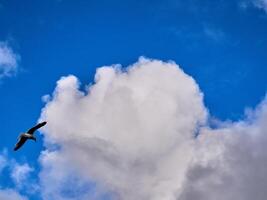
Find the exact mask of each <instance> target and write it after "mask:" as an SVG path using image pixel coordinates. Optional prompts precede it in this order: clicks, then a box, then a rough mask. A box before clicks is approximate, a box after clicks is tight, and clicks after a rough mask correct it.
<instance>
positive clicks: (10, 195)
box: [0, 150, 28, 200]
mask: <svg viewBox="0 0 267 200" xmlns="http://www.w3.org/2000/svg"><path fill="white" fill-rule="evenodd" d="M26 165H27V164H23V165H19V164H18V163H17V162H16V161H15V160H13V159H10V158H9V157H8V152H7V150H3V151H2V152H1V153H0V176H2V175H3V173H6V174H5V177H7V178H8V177H10V178H13V180H14V181H15V183H16V184H21V182H19V181H26V179H24V178H22V177H26V176H25V175H26V171H25V170H21V169H19V168H21V167H22V166H24V167H22V168H25V166H26ZM27 166H28V165H27ZM3 170H5V171H3ZM15 171H17V172H15ZM19 171H20V172H19ZM22 171H24V172H22ZM13 172H15V173H14V174H13ZM15 174H16V176H14V175H15ZM15 178H16V180H15ZM16 181H18V182H16ZM23 184H25V183H23ZM0 199H1V200H27V197H25V196H23V195H21V194H20V193H19V191H18V190H17V189H15V188H7V187H6V185H5V184H2V185H0Z"/></svg>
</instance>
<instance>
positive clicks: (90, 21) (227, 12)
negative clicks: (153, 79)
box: [0, 0, 267, 187]
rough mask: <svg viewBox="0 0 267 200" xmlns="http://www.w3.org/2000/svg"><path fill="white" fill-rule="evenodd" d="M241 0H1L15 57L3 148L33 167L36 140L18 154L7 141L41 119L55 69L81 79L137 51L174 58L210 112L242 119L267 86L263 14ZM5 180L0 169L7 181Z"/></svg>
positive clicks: (3, 27)
mask: <svg viewBox="0 0 267 200" xmlns="http://www.w3.org/2000/svg"><path fill="white" fill-rule="evenodd" d="M240 3H241V1H238V0H224V1H223V0H215V1H214V0H188V1H180V0H176V1H175V0H166V1H159V0H154V1H148V0H147V1H136V0H126V1H125V0H124V1H123V0H113V1H109V0H106V1H104V0H91V1H85V0H84V1H81V0H75V1H71V0H46V1H43V0H42V1H41V0H34V1H33V0H25V1H19V0H0V41H7V42H8V44H9V46H11V47H12V49H13V50H14V51H15V52H16V53H17V54H19V55H20V61H19V72H18V73H17V75H16V76H15V77H10V78H4V79H2V80H1V84H0V96H1V99H0V121H1V138H2V139H1V141H0V147H1V148H0V149H4V148H7V149H8V150H9V154H10V156H11V157H14V158H16V159H17V160H19V161H21V162H22V161H24V160H27V161H28V162H29V163H30V164H32V165H35V166H37V161H35V160H36V159H37V158H38V155H39V153H40V151H41V149H42V144H41V142H39V143H38V144H33V143H31V144H29V145H27V146H25V147H24V151H23V152H17V153H16V154H14V153H13V152H12V148H13V145H14V142H15V141H16V137H17V135H18V133H19V132H21V131H24V130H25V129H27V128H28V127H29V126H31V125H33V124H34V123H35V122H36V120H37V119H38V117H39V114H40V110H41V108H42V107H43V105H44V104H43V103H42V101H41V97H42V96H43V95H45V94H48V93H51V92H52V91H53V89H54V87H55V84H56V81H57V80H58V79H59V78H60V77H61V76H64V75H68V74H74V75H76V76H77V77H79V78H80V80H81V82H82V83H83V84H88V83H90V82H92V81H93V77H94V73H95V69H96V67H100V66H103V65H110V64H114V63H120V64H122V65H123V66H127V65H128V64H131V63H133V62H135V61H137V59H138V57H139V56H146V57H149V58H157V59H162V60H174V61H175V62H176V63H177V64H179V65H180V66H181V68H182V69H183V70H184V71H185V72H186V73H188V74H190V75H192V76H193V77H194V79H195V80H196V81H197V83H198V84H199V86H200V88H201V90H202V91H203V93H204V95H205V104H206V106H207V108H208V109H209V111H210V113H211V115H212V116H215V117H217V118H219V119H221V120H226V119H231V120H238V119H242V118H243V112H244V109H245V108H246V107H255V106H256V105H257V104H258V103H259V102H260V101H261V100H262V99H263V97H264V96H265V93H266V89H267V78H266V74H267V56H266V52H267V38H266V35H267V14H266V13H265V12H264V10H262V9H258V8H256V7H254V6H253V5H252V4H248V7H247V8H241V6H240V5H241V4H240ZM39 137H40V136H39ZM26 155H27V157H26ZM7 180H8V177H3V176H2V177H0V183H2V184H3V182H5V184H6V185H12V183H11V182H9V181H7ZM5 184H4V187H5Z"/></svg>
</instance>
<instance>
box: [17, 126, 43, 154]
mask: <svg viewBox="0 0 267 200" xmlns="http://www.w3.org/2000/svg"><path fill="white" fill-rule="evenodd" d="M44 125H46V122H42V123H39V124H37V125H36V126H34V127H32V128H30V129H29V130H28V131H27V132H26V133H22V134H21V135H20V136H19V140H18V142H17V144H16V146H15V147H14V151H17V150H18V149H19V148H20V147H21V146H22V145H23V144H24V143H25V142H26V141H27V140H28V139H30V140H34V141H35V142H36V137H34V135H33V133H34V131H36V130H37V129H39V128H41V127H42V126H44Z"/></svg>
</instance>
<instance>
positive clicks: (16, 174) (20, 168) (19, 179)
mask: <svg viewBox="0 0 267 200" xmlns="http://www.w3.org/2000/svg"><path fill="white" fill-rule="evenodd" d="M30 172H33V168H32V167H30V166H29V165H28V163H24V164H21V165H20V164H18V163H15V164H14V166H13V167H12V172H11V178H12V179H13V181H14V183H15V184H16V185H17V187H19V188H20V187H22V186H23V185H24V184H25V181H26V180H27V178H28V175H29V173H30Z"/></svg>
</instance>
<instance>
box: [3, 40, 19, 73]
mask: <svg viewBox="0 0 267 200" xmlns="http://www.w3.org/2000/svg"><path fill="white" fill-rule="evenodd" d="M19 59H20V57H19V55H17V54H16V53H14V51H13V50H12V48H11V47H10V46H9V45H8V44H7V43H6V42H1V41H0V78H3V77H6V76H12V75H14V74H15V73H16V72H17V69H18V60H19Z"/></svg>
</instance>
